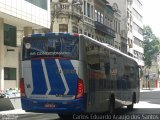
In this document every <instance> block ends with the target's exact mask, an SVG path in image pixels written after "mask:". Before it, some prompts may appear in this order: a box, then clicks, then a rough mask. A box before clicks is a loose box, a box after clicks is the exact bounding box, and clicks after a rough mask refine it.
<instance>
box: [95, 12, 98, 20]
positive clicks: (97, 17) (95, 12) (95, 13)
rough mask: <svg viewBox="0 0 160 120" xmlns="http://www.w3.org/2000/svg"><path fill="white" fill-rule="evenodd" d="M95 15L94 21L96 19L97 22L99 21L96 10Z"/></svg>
mask: <svg viewBox="0 0 160 120" xmlns="http://www.w3.org/2000/svg"><path fill="white" fill-rule="evenodd" d="M94 14H95V15H94V19H95V21H98V20H97V18H98V16H97V10H95V13H94Z"/></svg>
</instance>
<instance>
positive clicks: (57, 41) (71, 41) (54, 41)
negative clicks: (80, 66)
mask: <svg viewBox="0 0 160 120" xmlns="http://www.w3.org/2000/svg"><path fill="white" fill-rule="evenodd" d="M43 57H60V58H67V59H73V60H78V59H79V37H77V36H66V37H60V36H57V37H45V36H43V37H42V36H41V37H27V38H25V39H24V42H23V60H25V59H33V58H43Z"/></svg>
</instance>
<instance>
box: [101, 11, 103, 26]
mask: <svg viewBox="0 0 160 120" xmlns="http://www.w3.org/2000/svg"><path fill="white" fill-rule="evenodd" d="M103 19H104V18H103V14H102V13H101V23H102V24H103V22H104V20H103Z"/></svg>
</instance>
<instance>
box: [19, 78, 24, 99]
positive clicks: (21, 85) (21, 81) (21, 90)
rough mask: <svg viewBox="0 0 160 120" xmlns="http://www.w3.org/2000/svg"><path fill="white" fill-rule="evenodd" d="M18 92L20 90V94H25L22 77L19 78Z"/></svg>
mask: <svg viewBox="0 0 160 120" xmlns="http://www.w3.org/2000/svg"><path fill="white" fill-rule="evenodd" d="M20 92H21V96H22V97H24V96H25V88H24V79H23V78H21V79H20Z"/></svg>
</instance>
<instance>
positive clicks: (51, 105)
mask: <svg viewBox="0 0 160 120" xmlns="http://www.w3.org/2000/svg"><path fill="white" fill-rule="evenodd" d="M44 107H45V108H55V107H56V106H55V104H50V103H46V104H44Z"/></svg>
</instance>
